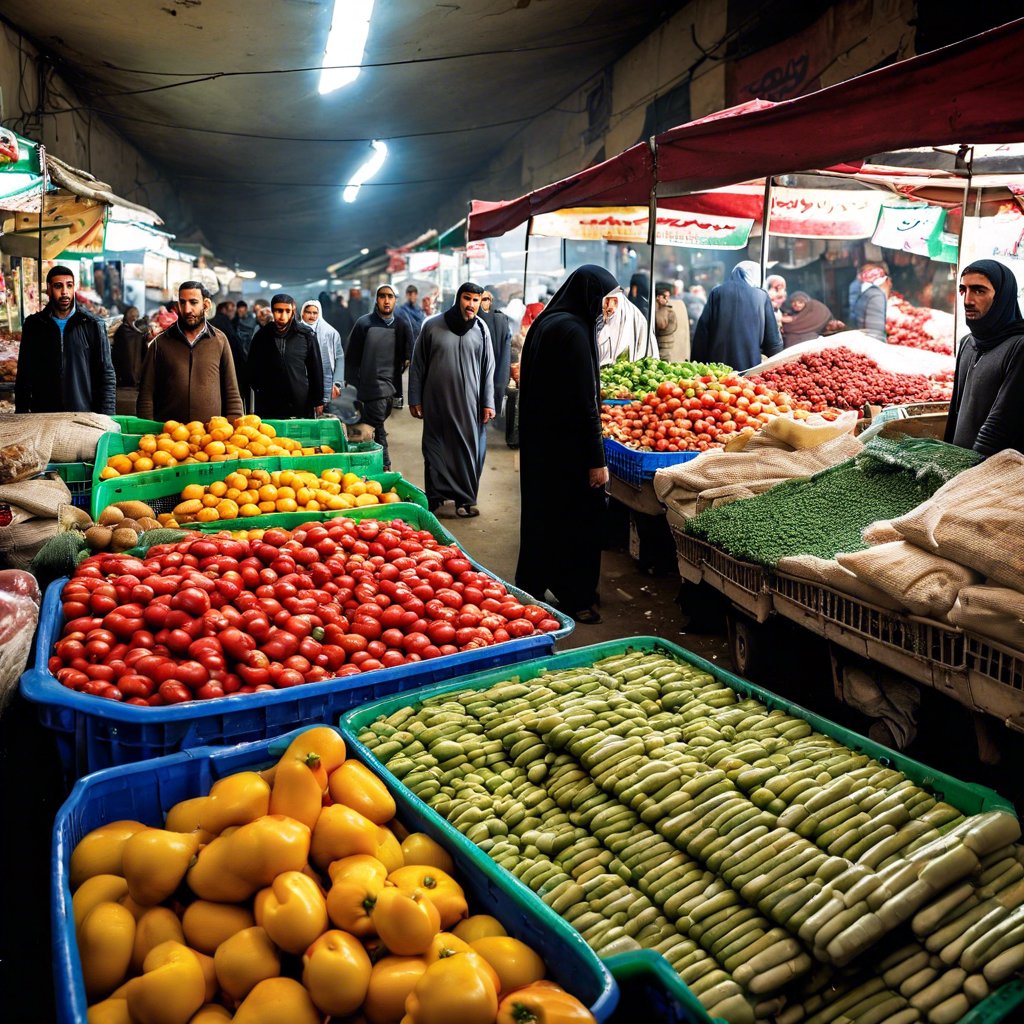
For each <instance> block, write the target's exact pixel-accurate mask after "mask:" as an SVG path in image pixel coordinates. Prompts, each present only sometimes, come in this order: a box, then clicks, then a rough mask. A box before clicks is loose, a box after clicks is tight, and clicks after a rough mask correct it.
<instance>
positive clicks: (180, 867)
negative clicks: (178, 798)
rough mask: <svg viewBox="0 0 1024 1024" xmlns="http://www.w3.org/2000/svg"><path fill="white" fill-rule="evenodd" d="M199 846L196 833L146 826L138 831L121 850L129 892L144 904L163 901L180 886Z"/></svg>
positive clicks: (133, 897) (137, 901)
mask: <svg viewBox="0 0 1024 1024" xmlns="http://www.w3.org/2000/svg"><path fill="white" fill-rule="evenodd" d="M198 849H199V835H198V834H197V833H195V832H188V833H186V832H168V831H167V830H166V829H162V828H147V829H143V830H142V831H141V832H136V833H135V835H133V836H131V837H130V838H129V839H128V840H127V841H126V842H125V844H124V848H123V849H122V851H121V870H122V872H123V873H124V877H125V881H126V882H127V883H128V895H129V896H131V898H132V899H133V900H135V902H136V903H138V904H141V905H142V906H144V907H154V906H156V905H157V904H158V903H163V901H164V900H166V899H167V898H168V897H169V896H171V895H172V894H173V893H174V891H175V890H176V889H177V888H178V886H179V885H181V880H182V879H183V878H184V877H185V872H186V871H188V868H189V865H190V864H191V863H192V858H193V857H194V856H195V855H196V851H197V850H198Z"/></svg>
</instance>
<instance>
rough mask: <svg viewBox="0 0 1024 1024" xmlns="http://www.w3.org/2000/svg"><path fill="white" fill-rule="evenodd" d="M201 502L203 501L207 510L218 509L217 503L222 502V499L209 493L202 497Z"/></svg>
mask: <svg viewBox="0 0 1024 1024" xmlns="http://www.w3.org/2000/svg"><path fill="white" fill-rule="evenodd" d="M200 501H202V503H203V504H204V505H205V506H206V507H207V508H216V507H217V502H218V501H220V499H219V498H218V497H217V495H216V494H210V493H209V492H207V493H206V494H204V495H203V496H202V498H201V499H200Z"/></svg>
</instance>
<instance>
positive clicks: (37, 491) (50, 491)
mask: <svg viewBox="0 0 1024 1024" xmlns="http://www.w3.org/2000/svg"><path fill="white" fill-rule="evenodd" d="M70 501H71V492H70V491H69V490H68V486H67V484H66V483H64V481H63V480H48V479H42V480H22V481H21V482H20V483H17V484H0V502H6V503H7V504H9V505H11V506H17V507H18V508H19V509H22V510H24V512H25V513H26V514H27V515H32V516H41V517H42V518H44V519H54V520H56V518H57V513H58V512H60V507H61V505H66V504H68V503H69V502H70ZM15 521H17V515H16V516H15Z"/></svg>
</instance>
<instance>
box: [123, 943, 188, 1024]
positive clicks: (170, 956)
mask: <svg viewBox="0 0 1024 1024" xmlns="http://www.w3.org/2000/svg"><path fill="white" fill-rule="evenodd" d="M142 971H143V973H142V974H141V975H140V976H139V977H137V978H132V980H131V981H129V982H128V985H127V987H126V989H125V993H126V995H127V998H128V1011H129V1012H130V1013H131V1015H132V1020H133V1021H135V1022H137V1024H188V1021H189V1019H190V1018H191V1017H192V1015H193V1014H194V1013H195V1012H196V1010H198V1009H199V1007H200V1006H202V1005H203V1003H205V1002H206V978H205V976H204V974H203V966H202V964H201V963H200V962H199V959H198V957H197V956H196V955H195V953H193V952H192V950H191V949H189V948H188V947H187V946H183V945H182V944H181V943H180V942H163V943H161V944H160V945H159V946H156V947H154V948H153V949H151V950H150V951H149V955H148V956H147V957H146V959H145V961H144V962H143V965H142Z"/></svg>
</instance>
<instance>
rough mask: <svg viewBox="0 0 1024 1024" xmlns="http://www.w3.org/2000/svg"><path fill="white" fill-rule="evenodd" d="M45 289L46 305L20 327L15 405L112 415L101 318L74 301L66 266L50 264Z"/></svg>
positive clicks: (110, 367)
mask: <svg viewBox="0 0 1024 1024" xmlns="http://www.w3.org/2000/svg"><path fill="white" fill-rule="evenodd" d="M46 293H47V295H48V296H49V297H50V301H49V303H47V306H46V308H45V309H44V310H42V311H41V312H39V313H33V314H32V315H31V316H30V317H27V318H26V319H25V323H24V326H23V328H22V333H21V352H20V355H19V357H18V374H17V378H16V380H15V385H14V407H15V411H16V412H100V413H105V414H106V415H107V416H113V415H114V412H115V410H116V405H117V383H116V379H115V375H114V364H113V363H112V362H111V358H110V342H109V341H108V339H107V332H106V331H105V330H104V328H103V324H101V323H100V321H99V320H97V319H96V317H94V316H92V315H90V314H89V313H86V312H85V311H84V310H81V309H79V308H78V307H77V306H76V304H75V277H74V275H73V274H72V273H71V271H70V270H69V269H68V268H67V267H60V266H58V267H52V268H51V269H50V272H49V273H48V274H47V275H46Z"/></svg>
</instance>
